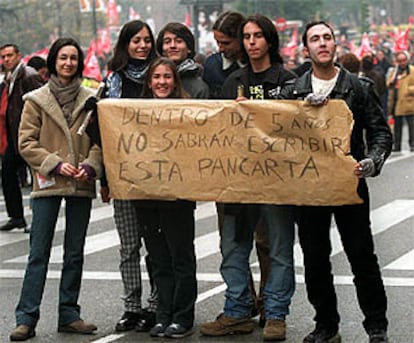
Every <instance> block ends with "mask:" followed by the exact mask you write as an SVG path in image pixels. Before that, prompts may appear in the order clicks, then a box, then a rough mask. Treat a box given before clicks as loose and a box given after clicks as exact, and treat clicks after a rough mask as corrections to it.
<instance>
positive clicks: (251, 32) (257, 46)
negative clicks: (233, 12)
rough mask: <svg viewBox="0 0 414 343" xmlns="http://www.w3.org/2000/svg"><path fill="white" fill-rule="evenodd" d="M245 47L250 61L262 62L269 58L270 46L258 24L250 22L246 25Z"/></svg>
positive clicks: (244, 29)
mask: <svg viewBox="0 0 414 343" xmlns="http://www.w3.org/2000/svg"><path fill="white" fill-rule="evenodd" d="M243 46H244V48H245V50H246V52H247V55H248V56H249V60H250V61H260V60H263V59H265V58H268V56H269V44H268V43H267V41H266V38H265V36H264V35H263V31H262V29H261V28H260V26H258V25H257V24H256V23H252V22H248V23H247V24H246V25H244V27H243Z"/></svg>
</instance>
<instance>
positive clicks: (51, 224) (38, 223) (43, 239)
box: [16, 196, 92, 327]
mask: <svg viewBox="0 0 414 343" xmlns="http://www.w3.org/2000/svg"><path fill="white" fill-rule="evenodd" d="M65 200H66V208H65V217H66V229H65V238H64V256H63V266H62V276H61V279H60V286H59V318H58V325H59V326H62V325H67V324H69V323H71V322H73V321H75V320H78V319H80V306H79V305H78V303H77V302H78V298H79V291H80V285H81V279H82V267H83V247H84V244H85V237H86V231H87V228H88V223H89V217H90V212H91V205H92V199H90V198H86V197H65ZM61 201H62V197H59V196H52V197H44V198H35V199H33V219H32V226H31V230H30V253H29V260H28V263H27V266H26V273H25V276H24V280H23V286H22V290H21V295H20V300H19V303H18V305H17V308H16V323H17V325H20V324H26V325H29V326H32V327H35V326H36V324H37V321H38V320H39V316H40V303H41V300H42V295H43V291H44V286H45V282H46V275H47V270H48V263H49V257H50V251H51V248H52V241H53V236H54V233H55V226H56V221H57V218H58V215H59V209H60V203H61Z"/></svg>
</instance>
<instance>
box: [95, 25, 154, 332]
mask: <svg viewBox="0 0 414 343" xmlns="http://www.w3.org/2000/svg"><path fill="white" fill-rule="evenodd" d="M155 55H156V53H155V43H154V36H153V34H152V32H151V29H150V27H149V26H148V24H146V23H144V22H143V21H141V20H132V21H130V22H128V23H126V24H125V25H124V26H123V27H122V29H121V32H120V34H119V37H118V41H117V42H116V45H115V49H114V57H113V58H112V60H111V61H110V62H109V64H108V67H109V70H111V71H112V73H111V74H110V75H109V77H108V78H107V80H106V90H105V93H104V97H109V98H140V97H141V93H142V88H143V85H144V78H145V75H146V73H147V70H148V66H149V64H150V62H151V60H153V59H154V57H155ZM101 196H102V199H103V201H104V202H109V201H110V198H109V188H108V183H107V180H106V178H105V177H103V178H102V179H101ZM114 219H115V224H116V228H117V231H118V234H119V238H120V242H121V248H120V254H121V261H120V264H119V268H120V271H121V276H122V282H123V285H124V295H123V297H122V299H123V300H124V314H123V315H122V317H121V319H120V320H119V321H118V322H117V323H116V326H115V330H116V331H127V330H132V329H135V330H136V331H149V329H150V328H151V327H152V326H153V325H154V324H155V309H156V290H155V288H153V287H152V292H151V295H152V296H151V297H150V299H149V300H148V302H149V306H148V308H147V309H146V310H143V309H142V306H141V295H142V288H141V268H140V252H139V249H140V248H141V237H142V235H141V228H140V221H139V218H138V216H137V214H136V212H135V208H134V206H133V202H132V201H130V200H116V199H114ZM147 267H148V269H149V270H148V272H149V275H150V276H151V270H150V264H149V263H147Z"/></svg>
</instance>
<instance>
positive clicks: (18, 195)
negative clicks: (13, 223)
mask: <svg viewBox="0 0 414 343" xmlns="http://www.w3.org/2000/svg"><path fill="white" fill-rule="evenodd" d="M24 166H25V163H24V160H23V159H22V157H21V156H20V155H18V154H17V153H16V152H15V149H14V147H13V143H12V142H8V145H7V148H6V152H5V154H4V157H3V161H2V165H1V183H2V187H3V195H4V201H5V203H6V210H7V215H8V216H9V217H10V218H23V198H22V191H21V189H20V183H19V176H18V171H19V169H20V168H22V167H24Z"/></svg>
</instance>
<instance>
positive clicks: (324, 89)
mask: <svg viewBox="0 0 414 343" xmlns="http://www.w3.org/2000/svg"><path fill="white" fill-rule="evenodd" d="M338 75H339V70H338V69H337V73H336V74H335V76H334V77H333V78H332V79H330V80H322V79H319V78H317V77H316V76H315V75H313V73H312V76H311V80H312V89H313V93H314V94H318V95H323V96H324V97H327V96H328V95H329V94H331V92H332V89H334V87H335V84H336V80H338Z"/></svg>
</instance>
